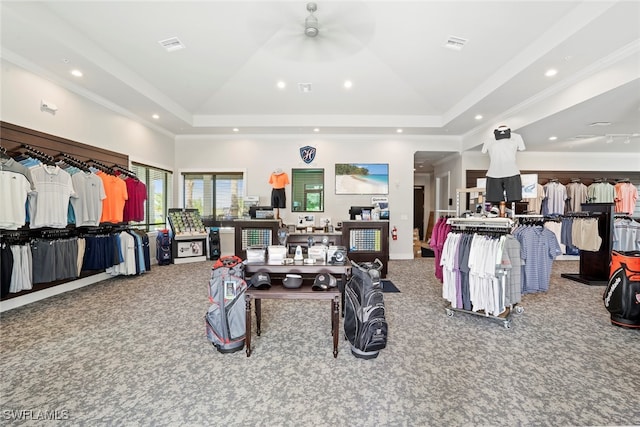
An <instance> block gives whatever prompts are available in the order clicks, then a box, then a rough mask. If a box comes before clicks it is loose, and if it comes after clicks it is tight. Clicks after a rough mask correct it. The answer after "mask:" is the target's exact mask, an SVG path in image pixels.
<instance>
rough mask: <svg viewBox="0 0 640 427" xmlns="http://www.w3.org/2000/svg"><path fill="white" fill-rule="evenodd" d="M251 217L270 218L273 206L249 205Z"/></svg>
mask: <svg viewBox="0 0 640 427" xmlns="http://www.w3.org/2000/svg"><path fill="white" fill-rule="evenodd" d="M249 216H250V217H251V219H272V218H273V216H274V215H273V208H272V207H271V206H251V207H249Z"/></svg>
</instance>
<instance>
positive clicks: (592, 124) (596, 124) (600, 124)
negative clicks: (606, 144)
mask: <svg viewBox="0 0 640 427" xmlns="http://www.w3.org/2000/svg"><path fill="white" fill-rule="evenodd" d="M589 126H611V122H593V123H590V124H589Z"/></svg>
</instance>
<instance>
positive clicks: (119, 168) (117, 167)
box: [111, 164, 138, 179]
mask: <svg viewBox="0 0 640 427" xmlns="http://www.w3.org/2000/svg"><path fill="white" fill-rule="evenodd" d="M111 168H113V169H115V170H116V172H121V173H123V174H124V175H126V176H128V177H130V178H136V179H137V178H138V177H137V176H136V174H135V173H134V172H133V171H130V170H129V169H127V168H125V167H122V166H120V165H118V164H115V165H113V166H111Z"/></svg>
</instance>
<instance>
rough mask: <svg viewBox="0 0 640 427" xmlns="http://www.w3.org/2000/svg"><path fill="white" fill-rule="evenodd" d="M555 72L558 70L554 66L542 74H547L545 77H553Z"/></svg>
mask: <svg viewBox="0 0 640 427" xmlns="http://www.w3.org/2000/svg"><path fill="white" fill-rule="evenodd" d="M556 74H558V70H556V69H555V68H551V69H549V70H547V72H546V73H544V75H545V76H547V77H553V76H555V75H556Z"/></svg>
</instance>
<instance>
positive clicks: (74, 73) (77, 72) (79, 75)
mask: <svg viewBox="0 0 640 427" xmlns="http://www.w3.org/2000/svg"><path fill="white" fill-rule="evenodd" d="M71 74H72V75H74V76H76V77H82V71H80V70H71Z"/></svg>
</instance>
